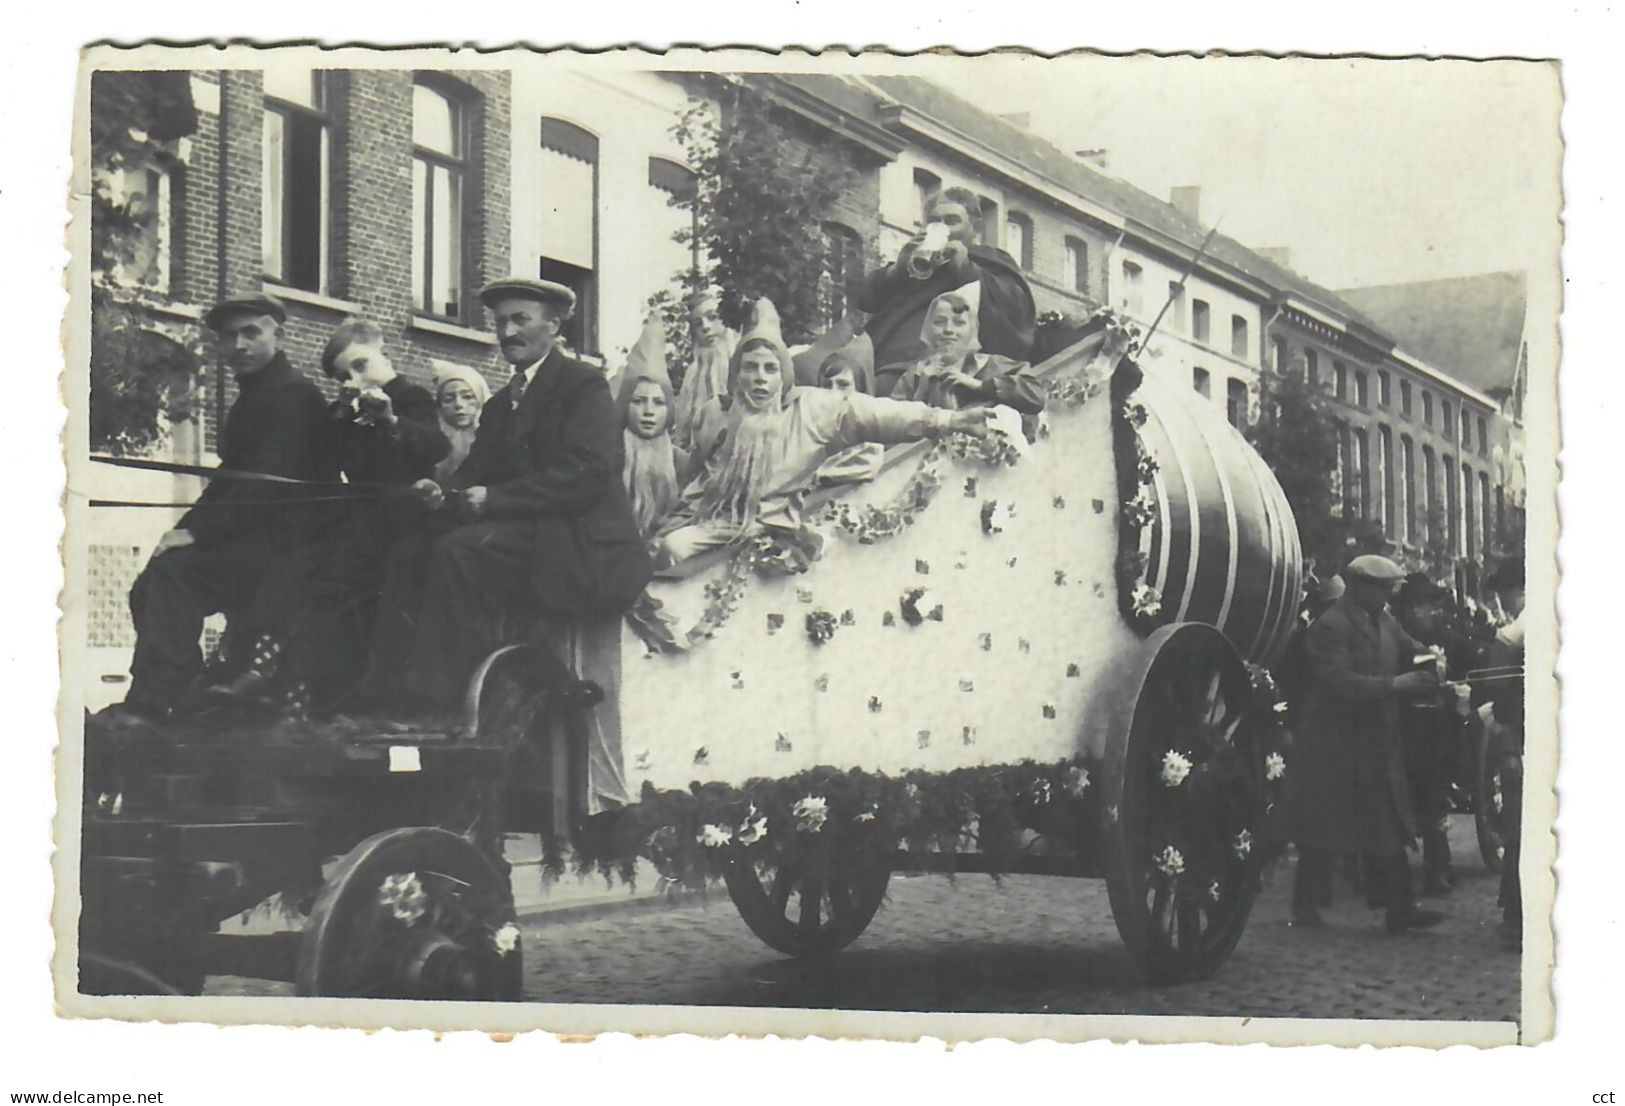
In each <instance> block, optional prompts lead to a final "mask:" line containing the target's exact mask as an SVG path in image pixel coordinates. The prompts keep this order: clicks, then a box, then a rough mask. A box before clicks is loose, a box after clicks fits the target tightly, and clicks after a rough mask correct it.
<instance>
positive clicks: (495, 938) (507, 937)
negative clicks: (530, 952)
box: [491, 922, 519, 956]
mask: <svg viewBox="0 0 1625 1106" xmlns="http://www.w3.org/2000/svg"><path fill="white" fill-rule="evenodd" d="M491 947H492V948H494V949H496V950H497V951H498V952H500V953H501V954H502V955H503V956H507V955H508V954H509V953H511V952H513V950H514V949H516V948H518V947H519V927H518V926H516V925H514V924H513V923H512V922H505V923H503V926H502V928H501V929H499V930H497V931H496V932H495V933H493V934H491Z"/></svg>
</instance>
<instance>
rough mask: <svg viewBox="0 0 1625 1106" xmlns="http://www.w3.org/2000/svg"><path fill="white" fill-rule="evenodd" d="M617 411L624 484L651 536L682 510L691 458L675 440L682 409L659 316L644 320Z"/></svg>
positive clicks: (639, 520) (629, 358)
mask: <svg viewBox="0 0 1625 1106" xmlns="http://www.w3.org/2000/svg"><path fill="white" fill-rule="evenodd" d="M618 406H619V409H620V412H621V427H622V430H621V436H622V445H623V450H624V453H625V457H624V460H623V461H622V466H621V480H622V482H623V483H624V484H625V486H626V494H627V498H628V500H630V502H631V504H632V517H633V518H634V519H635V520H636V521H637V524H638V531H639V532H640V533H642V534H643V535H644V536H645V537H649V536H652V535H653V534H654V533H655V531H656V530H658V529H659V528H660V524H661V523H662V522H664V521H665V520H666V516H667V515H669V514H670V513H671V510H672V508H673V507H675V506H676V505H677V499H678V496H679V494H680V492H681V483H680V479H681V476H682V474H683V473H684V471H685V470H686V469H687V467H688V455H687V454H686V453H685V452H683V451H682V450H681V449H679V448H678V447H677V445H676V443H675V442H673V440H672V433H671V431H672V426H673V424H674V421H675V419H676V413H677V410H676V405H675V403H674V402H673V397H672V387H671V374H670V372H669V371H668V370H667V368H666V332H665V327H664V324H663V323H662V322H661V319H660V316H659V315H658V314H651V315H650V316H649V318H648V319H647V320H645V321H644V324H643V333H641V334H640V335H639V336H638V340H637V344H636V345H634V346H633V347H632V352H631V353H630V354H628V356H627V359H626V368H625V369H624V370H623V371H622V373H621V388H620V397H619V404H618Z"/></svg>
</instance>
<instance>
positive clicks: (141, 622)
mask: <svg viewBox="0 0 1625 1106" xmlns="http://www.w3.org/2000/svg"><path fill="white" fill-rule="evenodd" d="M286 318H287V313H286V311H285V309H284V308H283V306H282V304H281V302H279V301H278V300H277V299H276V298H275V297H274V296H271V295H267V294H264V293H256V294H253V295H247V296H239V297H235V298H232V299H228V300H225V301H223V302H221V303H219V304H217V305H216V306H215V307H214V308H213V309H212V310H211V311H210V312H209V313H208V315H207V316H206V317H205V322H206V323H207V324H208V326H209V327H210V329H212V330H213V331H214V332H215V334H216V336H217V337H218V340H219V344H220V347H221V350H222V352H223V353H224V355H225V360H226V363H227V365H229V366H230V368H231V370H232V373H233V375H234V376H235V377H236V380H237V387H238V396H237V400H236V402H235V403H233V404H232V407H231V410H230V412H229V413H228V414H227V415H226V421H225V425H224V426H223V427H222V428H221V430H220V464H221V467H222V468H227V469H235V470H238V471H242V472H260V473H268V474H271V475H273V476H287V477H294V478H296V479H303V480H333V479H336V476H337V473H336V471H335V469H334V468H333V466H332V464H331V462H330V460H328V459H326V458H325V457H324V456H323V454H322V452H321V450H320V449H319V448H318V445H317V443H318V439H319V436H320V433H321V427H322V423H323V420H324V411H325V409H326V406H327V401H326V399H324V398H323V396H322V392H321V389H320V388H318V387H317V386H316V384H315V383H314V382H313V381H311V380H310V379H308V378H307V377H305V376H304V375H302V374H301V373H299V372H298V371H297V370H295V369H294V367H293V366H292V365H290V364H289V363H288V359H287V357H286V356H285V355H284V354H283V353H282V352H281V351H280V350H279V349H278V348H277V345H278V341H279V339H280V337H281V333H282V323H283V322H284V321H285V319H286ZM310 494H311V492H310V489H308V488H304V487H300V486H298V485H290V484H283V483H273V482H263V483H262V482H256V481H250V480H234V479H229V478H222V479H217V480H214V481H212V482H211V483H210V484H209V486H208V487H207V488H206V489H205V490H204V492H203V494H202V495H201V496H200V497H199V498H198V501H197V504H196V505H195V506H194V507H193V508H192V509H191V510H190V511H188V512H187V513H186V515H185V516H184V517H183V518H182V519H181V521H180V523H179V525H177V526H176V527H175V529H173V530H171V531H169V532H168V533H167V534H165V535H164V536H163V537H162V538H160V539H159V541H158V544H157V546H156V548H155V549H154V550H153V554H152V560H151V561H149V562H148V563H147V567H146V568H145V569H144V570H143V571H142V573H141V575H140V576H139V577H137V578H136V582H135V586H134V587H133V588H131V590H130V614H131V616H132V617H133V619H134V622H135V632H136V646H135V657H134V659H133V660H132V662H131V664H130V676H131V682H130V694H129V696H128V697H127V698H126V700H125V703H124V707H125V709H126V710H128V711H130V712H131V713H134V714H137V715H139V716H143V717H146V718H149V719H161V718H164V717H167V716H168V715H169V714H170V712H171V711H172V710H173V709H174V708H175V706H176V705H177V704H178V703H179V701H180V700H181V698H182V695H183V693H185V691H186V690H187V688H188V687H189V685H190V684H191V682H192V681H193V680H194V679H195V678H196V677H197V675H198V674H199V673H200V672H201V670H202V657H201V655H200V652H199V649H198V639H199V637H200V636H201V634H202V631H203V622H204V619H206V618H207V617H208V616H209V615H211V614H215V613H218V612H224V613H225V615H226V617H227V621H228V623H229V622H230V621H231V620H232V617H233V615H234V614H235V613H236V612H239V611H241V610H242V609H244V608H245V607H246V605H247V604H248V603H249V602H251V601H252V599H253V596H254V592H255V589H256V587H257V586H258V585H259V582H260V578H261V576H262V575H263V574H264V572H265V571H266V569H267V567H268V566H269V565H270V564H271V562H273V561H274V560H275V559H276V558H277V557H278V556H280V555H281V554H282V553H284V552H286V551H288V550H290V549H293V548H295V547H297V546H299V545H301V544H304V543H306V542H309V541H310V540H312V538H313V537H314V536H315V534H316V532H317V528H318V526H319V519H318V517H317V515H316V514H315V513H314V507H313V505H311V504H308V503H302V502H301V501H302V500H303V499H305V498H307V497H308V496H309V495H310Z"/></svg>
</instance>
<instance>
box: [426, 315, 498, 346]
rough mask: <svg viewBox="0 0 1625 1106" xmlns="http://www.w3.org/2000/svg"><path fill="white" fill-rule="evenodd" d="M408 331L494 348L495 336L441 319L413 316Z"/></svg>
mask: <svg viewBox="0 0 1625 1106" xmlns="http://www.w3.org/2000/svg"><path fill="white" fill-rule="evenodd" d="M406 327H407V329H408V330H417V331H421V332H423V333H425V334H438V335H439V336H440V337H442V338H455V339H457V340H458V341H460V342H472V343H475V344H476V345H481V346H495V345H496V344H497V339H496V335H494V334H488V333H487V332H485V331H483V330H475V329H474V328H473V327H467V326H461V325H459V324H457V323H448V322H445V321H444V320H441V319H431V318H430V317H428V316H427V315H413V316H412V320H411V322H409V323H407V324H406Z"/></svg>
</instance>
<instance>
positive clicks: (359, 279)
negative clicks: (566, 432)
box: [88, 61, 512, 709]
mask: <svg viewBox="0 0 1625 1106" xmlns="http://www.w3.org/2000/svg"><path fill="white" fill-rule="evenodd" d="M160 76H161V77H162V78H163V79H166V80H171V81H174V80H175V79H176V78H177V77H178V78H180V79H181V81H182V87H184V88H185V90H186V97H187V99H189V102H190V103H189V106H190V109H191V112H192V114H193V117H194V119H195V126H194V127H192V128H191V131H190V133H189V134H186V135H184V136H182V137H180V138H178V139H177V140H175V141H174V142H172V143H169V144H168V145H167V148H166V149H165V150H164V151H163V152H162V154H161V156H158V157H154V158H153V159H151V161H150V162H149V163H147V164H142V165H126V166H124V167H123V168H122V169H119V170H117V171H115V172H114V173H112V174H111V176H110V177H109V179H107V180H106V182H105V184H106V186H107V187H109V188H110V189H112V190H113V191H115V192H117V193H119V194H120V195H119V198H120V199H122V200H123V201H124V202H127V203H136V204H138V205H146V206H147V207H148V209H149V210H150V211H151V212H152V213H153V215H154V218H153V219H151V220H150V222H149V223H148V224H147V226H146V227H145V229H144V230H143V232H142V234H141V236H140V239H139V241H138V243H137V245H136V248H135V249H134V250H133V256H134V260H133V261H132V262H131V263H128V264H120V265H117V266H115V267H114V268H113V269H112V271H110V272H108V273H105V274H101V277H100V279H102V280H103V282H104V286H105V287H106V288H107V290H108V292H109V294H110V295H111V296H112V297H113V298H115V299H117V300H120V301H123V302H126V303H128V304H129V305H131V307H132V308H133V309H134V310H136V311H137V312H138V313H139V316H140V317H141V318H143V319H145V320H146V323H145V325H146V326H147V327H148V328H150V330H151V332H152V334H153V335H154V338H155V340H162V341H167V342H173V343H174V344H175V345H176V346H177V348H180V349H184V350H187V351H195V353H194V356H195V357H197V359H198V367H199V370H200V371H199V374H198V383H197V387H198V390H199V395H198V396H197V402H195V404H194V405H193V411H194V417H193V418H192V419H191V420H189V421H184V422H177V423H175V424H174V426H173V427H172V428H171V434H170V438H169V440H168V442H167V443H166V444H165V446H164V449H163V451H162V452H163V455H164V456H165V457H166V458H169V459H173V460H177V461H183V462H188V463H194V464H197V463H201V464H212V463H215V461H216V458H215V456H214V453H213V450H214V446H215V439H216V434H217V431H218V428H219V426H220V425H221V422H222V421H223V419H224V416H225V412H226V411H227V410H229V409H230V406H231V403H232V402H233V401H234V400H235V398H236V386H235V384H234V382H233V380H232V378H231V375H230V373H229V372H227V371H226V369H225V366H224V364H223V363H222V362H221V361H220V360H219V359H218V358H217V357H215V356H214V354H213V352H212V351H211V350H210V347H209V336H208V335H207V334H206V333H205V332H204V328H203V327H202V322H201V320H202V317H203V314H204V312H206V311H207V310H208V308H209V306H210V305H211V304H213V303H214V302H216V301H217V300H219V299H221V298H223V297H224V296H227V295H231V294H237V293H240V292H243V291H247V290H255V289H261V288H263V289H265V290H267V291H270V292H273V293H274V294H276V295H277V296H278V297H279V298H280V299H281V300H282V301H283V302H284V303H285V304H286V305H287V309H288V320H287V322H286V324H285V326H284V328H283V330H284V333H283V341H282V348H283V349H284V350H285V351H286V352H287V354H288V357H289V359H290V360H291V361H292V363H293V364H294V366H295V367H297V368H299V369H300V370H302V371H304V372H306V373H308V374H310V375H311V376H312V377H313V378H315V379H317V380H319V381H320V380H321V373H320V356H321V351H322V347H323V346H324V345H325V344H326V341H327V338H328V335H329V334H330V333H331V332H332V330H333V328H334V327H335V326H337V325H338V324H339V323H340V322H342V321H343V320H344V319H345V318H347V317H350V316H363V317H365V318H368V319H371V320H372V321H374V322H375V323H377V324H378V325H379V326H380V327H381V328H382V330H383V332H384V340H385V348H386V351H387V352H388V354H389V356H390V358H391V360H392V361H393V363H394V365H395V367H396V369H397V370H398V371H400V372H401V373H402V374H403V375H405V376H408V377H410V378H412V379H414V380H417V381H419V382H420V383H427V382H429V381H432V379H433V378H434V376H435V374H436V372H437V371H438V369H439V368H441V367H442V366H447V365H463V366H471V367H474V368H476V369H478V370H479V371H480V372H482V373H484V374H486V375H487V376H488V377H489V378H490V379H491V380H492V381H493V382H500V381H501V380H503V379H505V377H506V368H505V366H504V365H503V364H502V363H501V360H500V358H499V357H498V356H497V350H496V343H495V340H494V338H493V337H492V335H491V334H490V333H489V331H488V329H487V323H486V320H485V318H484V316H483V313H482V312H483V309H482V307H481V305H480V303H479V299H478V291H479V289H480V287H481V286H482V285H483V284H484V283H485V282H487V281H489V280H491V279H493V278H495V277H497V276H500V275H506V273H507V272H508V265H509V263H508V258H509V250H510V233H509V208H510V188H511V187H512V173H511V171H510V148H511V147H510V135H509V131H510V101H511V97H510V92H509V78H508V74H507V73H506V72H499V71H491V72H483V71H468V70H459V71H456V72H454V73H452V72H447V73H439V72H412V71H397V70H324V69H312V68H303V69H301V68H298V67H296V66H291V65H287V64H283V63H282V62H280V61H279V62H278V65H277V67H276V68H275V69H274V70H265V71H263V72H262V71H259V70H241V69H239V70H220V71H194V72H190V73H187V74H184V75H180V74H169V75H160ZM322 383H323V386H324V387H328V388H331V385H329V384H328V383H327V382H325V381H322ZM95 477H96V479H97V481H98V487H99V488H100V489H101V490H103V491H104V492H105V493H108V497H109V498H118V499H122V500H139V501H147V502H184V501H187V500H189V499H191V498H193V497H194V496H195V495H196V492H197V490H198V488H197V482H196V481H195V480H193V479H191V478H184V477H182V478H172V477H165V476H157V475H152V474H125V473H123V472H109V471H107V470H102V469H100V468H98V471H97V472H96V473H95ZM179 513H180V512H179V511H170V510H161V509H160V510H138V509H99V510H98V512H97V514H96V516H95V519H94V532H93V536H92V546H91V550H90V562H89V573H90V579H91V582H92V585H91V593H90V595H89V596H88V599H89V603H90V610H89V623H90V641H89V643H88V644H89V645H90V646H91V647H92V653H91V658H92V663H93V665H95V666H96V671H98V672H99V673H101V674H102V677H101V678H102V682H103V684H104V685H105V686H102V687H99V688H98V689H97V694H96V695H93V696H92V701H91V702H90V703H89V705H90V706H91V707H92V708H93V709H94V708H95V707H96V706H98V705H100V700H102V699H105V700H114V699H118V698H121V697H122V688H121V687H120V686H119V683H120V681H121V679H122V673H123V672H124V671H125V670H126V669H127V666H128V659H129V650H130V648H131V647H132V645H133V629H132V628H131V626H130V623H129V615H128V608H127V605H126V603H127V600H126V596H127V593H128V590H129V584H130V583H131V582H133V580H134V577H135V575H136V573H138V572H139V571H140V568H141V566H142V565H143V564H144V563H145V561H146V559H147V557H148V555H149V554H150V550H151V548H152V544H153V543H154V542H155V541H156V540H157V538H158V537H159V535H161V534H162V533H163V532H164V531H165V530H167V529H168V528H169V527H170V526H172V525H173V524H174V522H175V521H176V519H177V518H178V516H179Z"/></svg>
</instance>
